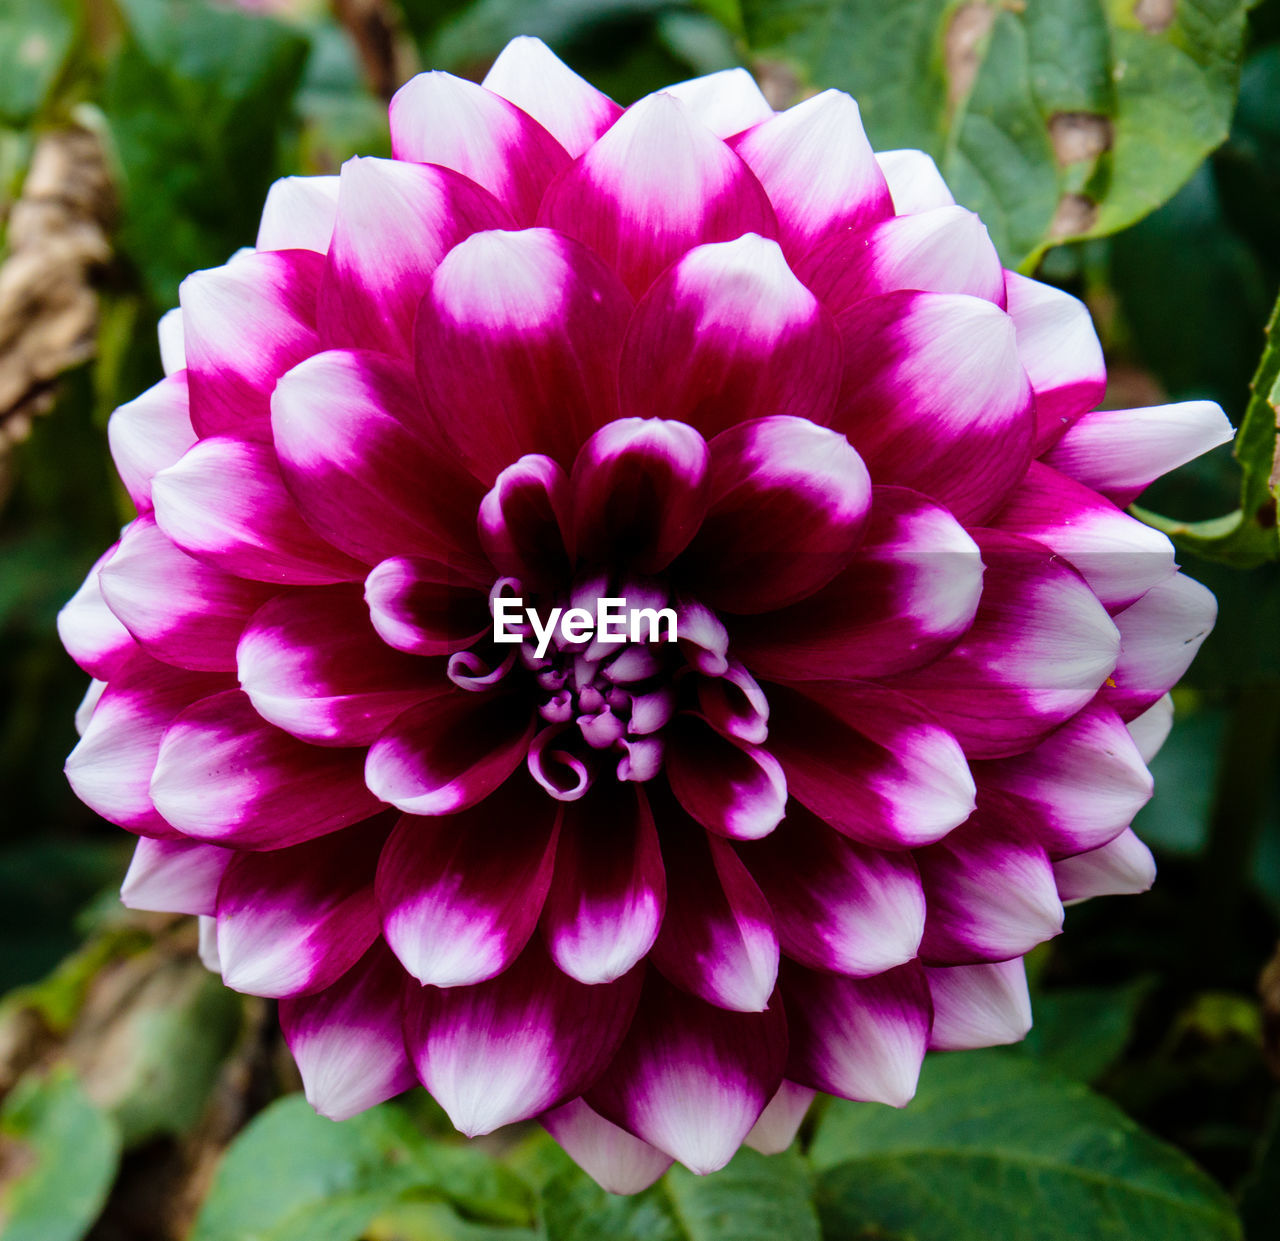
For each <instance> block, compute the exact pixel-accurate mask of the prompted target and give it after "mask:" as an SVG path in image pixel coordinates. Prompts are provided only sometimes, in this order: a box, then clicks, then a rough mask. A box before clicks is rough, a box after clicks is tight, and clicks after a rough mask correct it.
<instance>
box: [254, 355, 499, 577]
mask: <svg viewBox="0 0 1280 1241" xmlns="http://www.w3.org/2000/svg"><path fill="white" fill-rule="evenodd" d="M271 422H272V429H273V431H274V433H275V441H276V449H277V451H278V452H279V454H280V466H281V470H282V472H283V474H284V480H285V483H286V485H287V486H288V488H289V490H290V492H292V494H293V496H294V498H295V499H296V500H297V501H298V506H299V508H301V510H302V513H303V516H304V517H305V518H306V519H307V522H308V523H309V524H310V525H311V526H313V527H314V528H315V529H316V530H317V531H319V532H320V533H321V534H322V535H323V536H324V537H325V538H326V539H327V540H328V541H329V542H330V543H332V544H333V545H334V546H335V547H339V548H341V549H342V550H343V551H346V552H349V553H350V554H351V555H353V556H356V557H358V558H359V559H361V560H363V561H365V562H366V563H368V564H376V563H377V562H378V561H379V560H383V559H385V558H386V557H387V556H401V555H412V554H419V555H423V556H429V557H432V558H433V559H436V560H442V561H447V562H448V563H449V564H451V565H452V566H454V567H455V568H457V569H458V571H459V572H467V573H470V572H471V571H473V570H474V571H477V572H479V574H480V577H479V579H477V580H484V581H485V584H486V585H487V584H488V576H487V566H485V565H484V562H483V558H482V555H481V553H480V549H479V546H478V544H477V542H476V535H475V526H474V518H473V514H474V513H475V506H476V504H477V503H479V500H480V494H481V488H480V487H479V486H478V485H477V484H476V483H475V482H474V481H473V480H472V479H471V478H470V477H469V476H468V475H466V474H464V473H463V472H462V471H461V470H460V469H459V468H458V467H457V466H456V464H455V463H454V462H453V459H452V454H451V453H450V452H449V450H448V447H447V445H446V444H445V443H444V441H442V440H441V439H440V437H439V436H438V435H437V434H436V433H435V432H434V430H433V428H432V427H431V425H430V423H429V421H428V419H427V415H426V411H425V410H424V409H423V407H422V404H421V400H420V398H419V397H418V395H417V391H416V384H415V382H414V378H413V374H412V372H411V371H409V370H408V369H407V368H406V367H404V366H402V365H401V364H400V363H399V362H397V361H396V360H395V359H393V358H390V357H387V356H385V355H381V354H375V353H367V352H360V351H350V352H348V351H342V350H333V351H331V352H329V353H322V354H319V355H317V356H316V357H313V358H308V359H307V361H306V362H304V363H303V364H302V365H301V366H298V367H295V368H294V369H293V370H292V371H290V372H289V374H287V375H285V376H284V378H283V379H281V381H280V383H279V384H278V386H277V387H276V391H275V396H274V397H273V399H272V409H271ZM488 572H491V571H488Z"/></svg>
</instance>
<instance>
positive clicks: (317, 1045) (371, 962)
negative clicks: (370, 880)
mask: <svg viewBox="0 0 1280 1241" xmlns="http://www.w3.org/2000/svg"><path fill="white" fill-rule="evenodd" d="M403 979H404V974H403V972H402V971H401V969H400V967H399V965H398V964H397V963H396V960H395V958H394V957H393V956H392V955H391V953H389V952H388V951H387V949H386V946H385V945H383V944H381V943H375V944H374V945H373V947H372V948H370V949H369V951H368V952H366V953H365V955H364V956H363V957H362V958H361V959H360V960H359V961H357V962H356V964H355V965H354V966H352V967H351V969H349V970H348V971H347V972H346V973H345V974H344V975H343V976H342V977H341V978H339V979H338V981H337V982H335V983H334V984H333V985H332V986H331V987H327V988H325V990H323V991H319V992H316V993H315V994H314V995H299V996H294V997H292V998H289V999H284V1000H281V1001H280V1028H281V1029H282V1030H283V1031H284V1038H285V1042H286V1043H287V1044H288V1045H289V1051H290V1052H291V1053H292V1055H293V1058H294V1060H295V1061H297V1064H298V1071H299V1072H300V1073H301V1074H302V1087H303V1090H305V1091H306V1096H307V1102H308V1103H310V1104H311V1106H312V1107H314V1108H315V1109H316V1111H317V1112H319V1113H320V1115H321V1116H327V1117H328V1118H329V1119H330V1120H346V1119H348V1118H349V1117H351V1116H355V1115H356V1114H357V1113H358V1112H363V1111H364V1110H365V1109H366V1108H370V1107H373V1106H374V1105H375V1104H378V1103H381V1102H382V1101H383V1100H384V1099H390V1098H391V1097H392V1096H393V1095H398V1094H399V1093H400V1092H401V1091H402V1090H408V1089H409V1087H410V1086H412V1085H414V1083H415V1081H416V1080H417V1078H416V1076H415V1074H414V1072H413V1066H412V1065H411V1064H410V1063H409V1055H408V1053H407V1052H406V1051H405V1046H404V1034H403V1032H402V1030H401V1027H400V996H401V991H402V988H403V985H404V983H403Z"/></svg>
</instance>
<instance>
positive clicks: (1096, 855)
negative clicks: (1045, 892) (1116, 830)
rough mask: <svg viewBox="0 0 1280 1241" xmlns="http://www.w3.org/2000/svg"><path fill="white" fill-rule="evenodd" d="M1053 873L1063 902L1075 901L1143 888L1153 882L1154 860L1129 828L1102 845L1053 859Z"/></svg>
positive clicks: (1129, 892) (1145, 888) (1144, 889)
mask: <svg viewBox="0 0 1280 1241" xmlns="http://www.w3.org/2000/svg"><path fill="white" fill-rule="evenodd" d="M1053 877H1054V879H1055V880H1056V881H1057V884H1058V894H1059V895H1060V896H1061V897H1062V900H1063V902H1064V903H1065V904H1068V905H1074V904H1076V903H1077V902H1078V901H1087V900H1088V899H1089V898H1090V897H1091V896H1129V895H1132V894H1134V893H1137V892H1145V891H1146V890H1147V889H1148V888H1149V887H1151V885H1152V884H1153V883H1154V882H1155V879H1156V861H1155V858H1153V857H1152V856H1151V850H1150V849H1148V848H1147V846H1146V845H1144V844H1143V843H1142V841H1141V840H1139V839H1138V837H1137V834H1136V833H1135V832H1133V831H1132V830H1129V831H1124V832H1121V833H1120V835H1119V836H1117V837H1116V838H1115V839H1114V840H1113V841H1111V842H1110V843H1109V844H1105V845H1103V846H1102V848H1101V849H1094V850H1092V851H1091V852H1089V853H1081V854H1078V855H1077V856H1075V857H1069V858H1063V859H1062V861H1060V862H1055V863H1054V864H1053Z"/></svg>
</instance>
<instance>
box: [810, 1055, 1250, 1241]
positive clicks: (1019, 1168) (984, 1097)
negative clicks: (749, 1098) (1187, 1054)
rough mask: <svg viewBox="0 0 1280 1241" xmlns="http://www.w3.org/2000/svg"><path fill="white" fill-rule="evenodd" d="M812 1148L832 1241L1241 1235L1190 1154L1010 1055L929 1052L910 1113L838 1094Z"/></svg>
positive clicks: (1144, 1240) (1219, 1239)
mask: <svg viewBox="0 0 1280 1241" xmlns="http://www.w3.org/2000/svg"><path fill="white" fill-rule="evenodd" d="M812 1157H813V1162H814V1164H815V1166H816V1168H817V1169H818V1170H819V1177H818V1209H819V1213H820V1215H821V1218H822V1225H823V1233H824V1236H827V1237H830V1238H833V1239H834V1238H846V1237H857V1236H863V1235H868V1236H879V1235H882V1234H884V1233H888V1234H890V1235H895V1234H901V1235H903V1236H909V1237H911V1238H912V1239H913V1241H992V1238H999V1241H1065V1239H1066V1238H1078V1237H1107V1238H1109V1239H1110V1241H1152V1238H1156V1237H1158V1238H1160V1241H1232V1239H1234V1238H1238V1237H1239V1236H1240V1226H1239V1222H1238V1221H1237V1219H1236V1217H1235V1215H1234V1214H1233V1212H1232V1209H1231V1206H1230V1203H1229V1202H1228V1201H1227V1199H1226V1198H1225V1196H1224V1195H1223V1194H1222V1192H1221V1191H1220V1190H1219V1189H1218V1188H1217V1187H1216V1186H1215V1185H1214V1184H1213V1182H1212V1181H1210V1180H1209V1178H1208V1177H1207V1176H1205V1175H1204V1173H1202V1172H1200V1171H1199V1169H1197V1168H1196V1167H1195V1166H1194V1165H1193V1164H1192V1163H1191V1162H1190V1161H1189V1160H1188V1159H1187V1158H1186V1157H1185V1156H1183V1155H1181V1154H1180V1153H1178V1152H1177V1151H1175V1150H1173V1149H1172V1148H1170V1147H1167V1146H1165V1145H1163V1144H1162V1143H1161V1142H1159V1141H1157V1140H1156V1139H1155V1138H1153V1137H1151V1136H1150V1135H1148V1134H1146V1133H1144V1132H1143V1131H1142V1130H1141V1129H1139V1128H1138V1127H1137V1126H1136V1125H1135V1124H1134V1123H1133V1122H1132V1121H1130V1120H1128V1119H1127V1118H1126V1117H1125V1116H1124V1115H1123V1114H1122V1113H1121V1112H1120V1111H1119V1110H1118V1109H1116V1108H1115V1107H1114V1106H1113V1105H1112V1104H1111V1103H1108V1102H1107V1101H1106V1100H1104V1099H1102V1098H1101V1097H1099V1096H1098V1095H1095V1094H1093V1093H1092V1092H1091V1091H1090V1090H1089V1089H1088V1088H1087V1087H1086V1086H1083V1085H1080V1084H1079V1083H1076V1082H1070V1081H1067V1080H1065V1079H1063V1078H1060V1077H1057V1076H1055V1075H1053V1074H1051V1073H1049V1072H1047V1071H1045V1070H1044V1069H1042V1068H1040V1067H1038V1066H1037V1065H1035V1064H1034V1063H1032V1062H1030V1061H1028V1060H1026V1059H1024V1058H1021V1057H1018V1056H1012V1055H1009V1054H1008V1053H1006V1052H1000V1051H996V1052H982V1053H967V1054H952V1055H948V1056H934V1057H931V1058H930V1059H929V1061H928V1062H927V1063H926V1065H925V1070H924V1073H923V1074H922V1076H921V1081H920V1090H919V1093H918V1094H917V1095H916V1098H915V1100H914V1102H912V1103H911V1104H910V1105H909V1106H908V1107H906V1108H904V1109H903V1110H902V1111H894V1110H892V1109H890V1108H886V1107H880V1106H877V1105H873V1104H859V1103H843V1102H841V1103H834V1104H832V1105H831V1106H830V1107H829V1108H828V1109H827V1111H826V1112H825V1113H824V1116H823V1120H822V1124H821V1126H820V1128H819V1130H818V1133H817V1137H816V1139H815V1142H814V1145H813V1149H812ZM877 1229H878V1230H880V1231H879V1232H877V1231H875V1230H877Z"/></svg>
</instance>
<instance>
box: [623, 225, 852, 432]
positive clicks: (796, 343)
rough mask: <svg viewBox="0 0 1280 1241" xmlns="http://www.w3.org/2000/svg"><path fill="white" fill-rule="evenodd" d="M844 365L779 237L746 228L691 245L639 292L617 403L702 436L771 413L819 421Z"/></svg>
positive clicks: (831, 327) (827, 412)
mask: <svg viewBox="0 0 1280 1241" xmlns="http://www.w3.org/2000/svg"><path fill="white" fill-rule="evenodd" d="M840 369H841V346H840V339H839V336H838V334H837V332H836V329H835V324H834V322H833V321H832V320H831V317H830V316H829V315H828V314H827V313H826V312H825V311H824V310H823V308H822V307H821V306H820V305H819V304H818V301H817V299H816V298H815V297H814V296H813V294H812V293H810V292H809V291H808V290H807V289H806V288H805V287H804V286H803V285H802V284H801V283H800V282H799V281H798V280H797V279H796V278H795V276H794V275H792V274H791V270H790V269H789V268H788V267H787V263H786V260H785V259H784V258H783V257H782V251H781V250H780V249H779V248H778V244H777V242H773V241H766V240H765V239H764V238H763V237H758V236H756V235H755V234H754V233H748V234H746V235H745V236H743V237H739V238H738V239H737V240H736V241H726V242H717V243H713V244H710V245H704V246H698V247H696V248H695V249H693V250H690V251H689V253H688V254H686V255H684V257H683V258H681V259H680V261H679V262H677V263H675V264H674V265H673V266H672V267H671V268H670V269H668V270H667V271H665V272H663V274H662V275H661V276H659V277H658V279H657V280H656V281H654V283H653V286H652V287H651V288H650V289H649V291H648V292H647V293H646V294H645V295H644V297H643V298H641V300H640V304H639V305H638V306H637V307H636V312H635V316H634V317H633V318H632V320H631V326H630V327H629V328H628V329H627V336H626V340H625V342H624V344H623V347H622V362H621V379H620V383H621V398H622V412H623V414H624V415H631V416H635V417H644V416H646V415H652V414H660V415H662V416H663V417H664V418H678V419H680V420H682V421H684V422H688V423H689V424H691V425H692V426H695V427H697V428H698V430H699V431H701V432H702V434H703V435H706V436H711V435H715V434H717V433H718V432H720V431H723V430H724V429H725V428H726V427H730V426H732V425H733V424H734V423H738V422H746V421H748V420H750V419H753V418H759V417H762V416H764V415H768V414H790V415H794V416H795V417H799V418H809V419H811V420H813V421H814V422H819V423H824V422H826V421H828V419H829V418H830V416H831V411H832V409H833V407H834V405H835V399H836V393H837V391H838V390H839V386H840Z"/></svg>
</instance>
